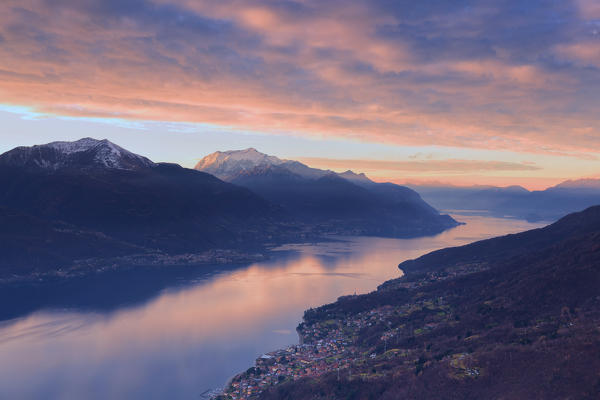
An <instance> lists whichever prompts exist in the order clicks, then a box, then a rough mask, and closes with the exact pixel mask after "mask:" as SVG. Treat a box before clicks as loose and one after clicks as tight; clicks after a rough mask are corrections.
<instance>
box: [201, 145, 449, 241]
mask: <svg viewBox="0 0 600 400" xmlns="http://www.w3.org/2000/svg"><path fill="white" fill-rule="evenodd" d="M196 169H198V170H201V171H204V172H208V173H213V174H215V176H217V177H219V178H221V179H224V180H226V181H228V182H231V183H234V184H236V185H239V186H243V187H246V188H248V189H250V190H252V191H254V192H255V193H258V194H259V195H261V196H262V197H264V198H266V199H267V200H269V201H272V202H273V203H275V204H278V205H280V206H281V207H282V208H283V209H284V210H286V211H287V212H289V213H290V214H292V215H294V216H295V217H296V218H297V219H300V220H302V221H307V222H308V223H311V224H314V225H316V226H317V227H318V229H320V230H321V231H323V232H328V233H335V234H351V235H375V236H388V237H411V236H420V235H428V234H436V233H439V232H442V231H443V230H445V229H448V228H451V227H453V226H456V225H457V224H458V223H457V222H456V221H454V219H452V218H451V217H450V216H447V215H440V214H439V212H438V211H437V210H435V209H434V208H433V207H431V206H430V205H429V204H427V203H426V202H425V201H423V199H422V198H421V197H420V196H419V194H418V193H416V192H414V191H413V190H411V189H409V188H406V187H402V186H399V185H395V184H392V183H377V182H373V181H372V180H370V179H369V178H368V177H367V176H366V175H365V174H362V173H361V174H357V173H354V172H352V171H350V170H348V171H345V172H342V173H337V172H334V171H331V170H321V169H317V168H311V167H309V166H307V165H305V164H303V163H301V162H299V161H294V160H283V159H279V158H277V157H274V156H269V155H267V154H263V153H260V152H258V151H257V150H255V149H246V150H237V151H235V150H234V151H227V152H216V153H212V154H210V155H208V156H206V157H204V158H203V159H202V160H201V161H200V162H199V163H198V164H197V166H196Z"/></svg>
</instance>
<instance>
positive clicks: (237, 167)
mask: <svg viewBox="0 0 600 400" xmlns="http://www.w3.org/2000/svg"><path fill="white" fill-rule="evenodd" d="M195 169H197V170H199V171H203V172H207V173H209V174H211V175H214V176H216V177H217V178H220V179H222V180H224V181H228V182H232V181H235V180H237V179H238V178H240V177H248V176H251V175H265V174H268V173H278V174H281V173H282V172H284V171H285V172H287V173H291V174H294V175H297V176H298V177H301V178H305V179H319V178H322V177H324V176H326V175H331V174H334V175H338V176H340V177H342V178H344V179H347V180H349V181H363V182H371V183H372V181H371V180H370V179H369V178H367V177H366V175H365V174H355V173H354V172H352V171H346V172H344V173H341V174H337V173H335V172H333V171H330V170H322V169H317V168H311V167H309V166H307V165H305V164H302V163H301V162H299V161H294V160H282V159H280V158H278V157H275V156H270V155H268V154H264V153H261V152H259V151H257V150H256V149H254V148H249V149H245V150H230V151H217V152H215V153H212V154H209V155H208V156H206V157H204V158H203V159H202V160H200V162H198V164H196V167H195Z"/></svg>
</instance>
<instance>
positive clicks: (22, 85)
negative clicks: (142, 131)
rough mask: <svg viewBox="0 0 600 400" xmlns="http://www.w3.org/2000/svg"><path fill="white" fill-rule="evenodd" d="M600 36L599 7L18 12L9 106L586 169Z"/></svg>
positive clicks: (40, 0) (374, 3) (10, 53)
mask: <svg viewBox="0 0 600 400" xmlns="http://www.w3.org/2000/svg"><path fill="white" fill-rule="evenodd" d="M599 31H600V9H599V8H598V5H597V2H596V1H595V0H573V1H553V0H530V1H522V0H506V1H501V2H498V1H496V0H477V1H475V0H454V1H445V0H422V1H406V0H399V1H390V0H328V1H321V0H297V1H291V0H290V1H287V0H263V1H259V0H246V1H240V0H219V1H196V0H178V1H177V0H4V1H3V2H2V3H1V4H0V102H2V103H5V104H13V105H21V106H27V107H31V108H33V109H35V110H36V111H39V112H42V113H50V114H58V115H69V116H83V117H97V118H123V119H134V120H159V121H182V122H201V123H210V124H218V125H222V126H232V127H237V128H243V129H251V130H256V131H264V132H272V133H278V132H294V133H300V134H307V135H316V136H327V135H331V136H336V137H344V138H352V139H358V140H365V141H379V142H384V143H393V144H406V145H431V144H435V145H444V146H461V147H469V148H487V149H509V150H516V151H526V152H549V153H556V154H576V155H581V156H585V155H586V154H590V153H595V152H597V149H599V148H600V117H599V113H598V109H600V58H599V57H600V33H599Z"/></svg>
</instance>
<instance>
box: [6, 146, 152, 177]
mask: <svg viewBox="0 0 600 400" xmlns="http://www.w3.org/2000/svg"><path fill="white" fill-rule="evenodd" d="M0 166H7V167H19V168H24V169H28V170H55V171H56V170H61V169H70V168H83V169H122V170H140V169H145V168H150V167H153V166H155V164H154V163H153V162H152V161H150V160H148V159H147V158H146V157H142V156H139V155H137V154H133V153H131V152H129V151H127V150H125V149H123V148H121V147H119V146H117V145H116V144H114V143H111V142H109V141H108V140H106V139H104V140H96V139H92V138H83V139H80V140H77V141H75V142H52V143H48V144H45V145H38V146H32V147H17V148H15V149H13V150H10V151H8V152H6V153H4V154H2V156H0Z"/></svg>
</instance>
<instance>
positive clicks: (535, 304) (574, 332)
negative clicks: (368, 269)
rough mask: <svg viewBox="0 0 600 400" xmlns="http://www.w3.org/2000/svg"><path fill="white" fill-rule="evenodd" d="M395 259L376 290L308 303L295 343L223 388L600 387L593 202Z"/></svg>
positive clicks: (462, 391) (329, 391) (433, 394)
mask: <svg viewBox="0 0 600 400" xmlns="http://www.w3.org/2000/svg"><path fill="white" fill-rule="evenodd" d="M399 267H400V268H401V269H402V270H403V271H404V272H405V275H404V276H403V277H401V278H399V279H394V280H391V281H388V282H386V283H384V284H383V285H381V286H380V287H379V288H378V289H377V291H375V292H372V293H369V294H365V295H360V296H356V295H354V296H345V297H341V298H340V299H338V301H337V302H335V303H333V304H329V305H325V306H322V307H319V308H317V309H310V310H308V311H306V312H305V315H304V322H303V323H302V324H300V326H299V327H298V332H299V335H300V337H301V340H302V343H303V345H302V346H296V347H295V348H294V349H293V351H287V350H281V351H276V352H272V353H269V354H270V355H271V356H270V357H271V358H268V359H262V358H261V359H259V360H257V364H256V366H255V367H253V368H251V369H249V370H248V371H246V372H245V373H242V374H240V375H238V376H237V377H235V378H234V379H233V380H232V382H231V385H230V386H229V387H228V388H227V389H226V394H227V393H236V389H237V388H238V387H240V386H243V387H246V386H250V387H251V389H249V390H253V393H256V396H255V398H260V399H331V398H356V399H398V398H411V399H441V400H444V399H532V398H536V399H567V398H568V399H596V398H598V393H600V377H599V376H598V371H600V335H598V326H600V295H599V294H600V291H599V288H600V206H596V207H592V208H589V209H586V210H585V211H583V212H579V213H575V214H570V215H568V216H566V217H564V218H562V219H560V220H559V221H558V222H556V223H554V224H552V225H549V226H547V227H545V228H541V229H536V230H532V231H527V232H523V233H519V234H514V235H507V236H503V237H498V238H494V239H489V240H484V241H481V242H476V243H473V244H470V245H466V246H462V247H456V248H449V249H444V250H439V251H436V252H433V253H430V254H428V255H425V256H423V257H420V258H418V259H416V260H411V261H407V262H404V263H402V264H400V266H399ZM296 366H298V367H297V368H298V369H295V368H296ZM263 371H268V372H269V375H268V376H266V375H265V373H264V372H263ZM263 381H264V382H271V383H270V384H266V385H265V384H263V383H262V382H263Z"/></svg>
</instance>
